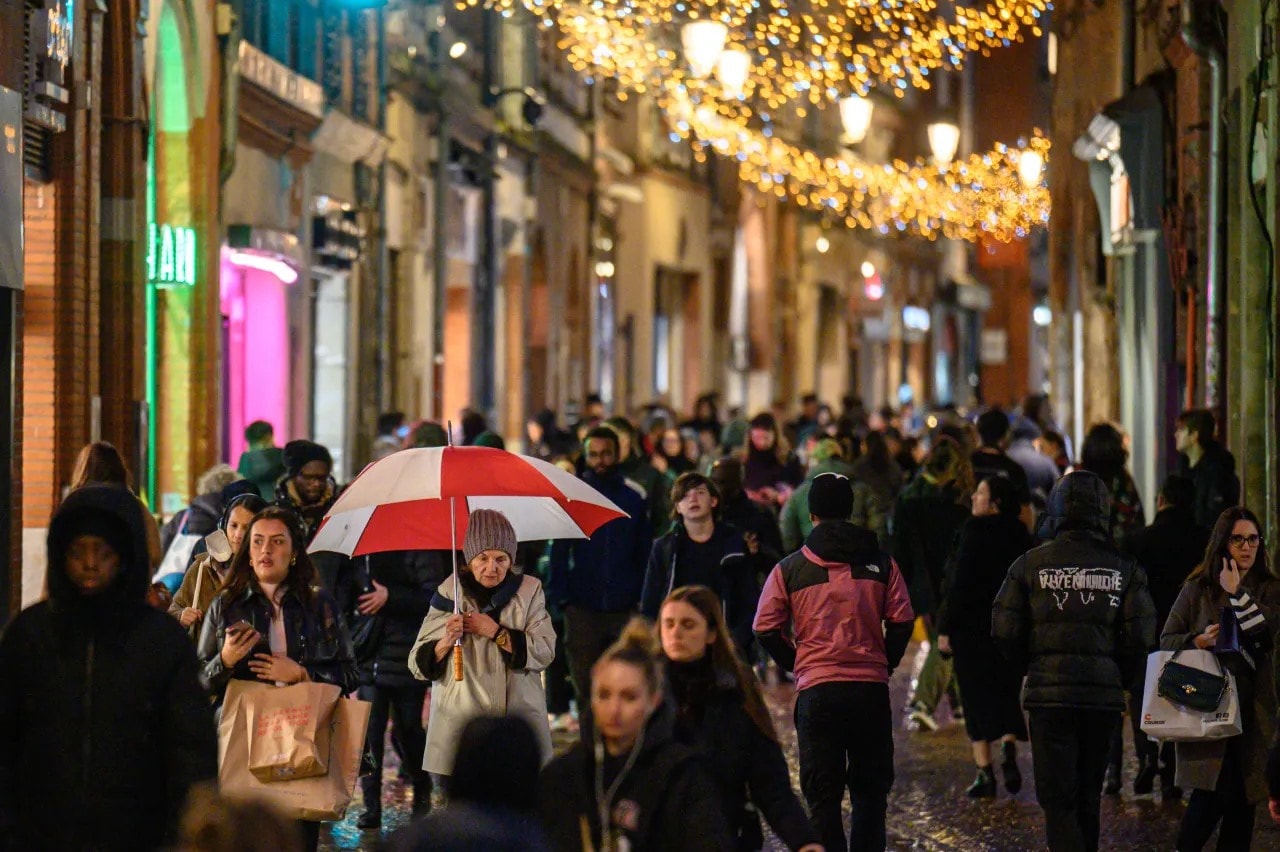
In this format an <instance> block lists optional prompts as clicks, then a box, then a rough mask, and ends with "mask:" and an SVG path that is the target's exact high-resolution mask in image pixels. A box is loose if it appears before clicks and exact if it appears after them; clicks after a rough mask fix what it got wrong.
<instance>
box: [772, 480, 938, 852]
mask: <svg viewBox="0 0 1280 852" xmlns="http://www.w3.org/2000/svg"><path fill="white" fill-rule="evenodd" d="M852 511H853V486H852V484H851V483H850V481H849V478H848V477H846V476H842V475H841V474H838V473H824V474H822V475H821V476H818V477H816V478H815V479H814V480H813V485H812V486H811V487H810V490H809V516H810V519H811V520H812V521H813V523H814V525H815V526H814V529H813V532H812V533H810V534H809V537H808V538H807V539H806V540H805V543H804V547H802V548H801V549H800V550H799V551H798V552H796V553H793V554H791V555H790V556H788V557H786V558H785V559H783V560H782V561H781V562H779V563H778V564H777V566H775V567H774V569H773V571H772V572H771V573H770V574H769V579H768V581H767V582H766V583H765V587H764V593H763V594H762V595H761V597H760V605H759V608H758V609H757V610H756V618H755V624H754V625H753V626H754V629H755V633H756V636H757V637H758V638H759V640H760V644H761V645H763V646H764V648H765V650H767V651H768V652H769V655H770V656H772V657H773V659H774V660H775V661H776V662H777V663H778V665H779V666H781V667H783V668H785V669H788V670H791V671H794V672H795V675H796V687H797V689H798V690H799V694H798V695H797V698H796V709H795V723H796V735H797V738H798V740H799V745H800V787H801V789H802V790H803V792H804V797H805V799H806V800H807V801H808V803H809V812H810V819H811V820H812V821H813V824H814V827H815V828H816V829H817V830H818V833H819V835H821V837H822V844H823V846H825V847H826V848H827V849H828V850H836V849H845V848H848V849H849V850H868V852H870V850H883V849H884V848H885V844H886V839H885V808H886V802H887V799H888V796H889V789H890V788H891V787H892V786H893V715H892V712H891V711H890V709H889V675H890V674H891V673H892V672H893V670H894V668H895V667H897V665H898V663H899V662H900V661H901V660H902V655H903V653H904V652H905V651H906V649H907V642H908V641H909V640H910V639H911V626H912V623H913V622H914V620H915V616H914V614H913V613H912V611H911V601H910V598H909V597H908V596H907V586H906V583H904V582H903V579H902V575H901V574H900V573H899V572H898V566H897V565H895V564H894V562H893V560H892V559H890V558H889V557H888V556H887V555H886V554H885V553H884V552H883V551H882V550H881V549H880V547H879V544H878V543H877V541H876V536H875V533H873V532H871V531H870V530H866V529H863V528H862V527H858V526H855V525H854V524H852V523H850V522H849V521H848V520H847V519H848V518H849V515H850V514H851V513H852ZM846 787H848V789H849V795H850V799H851V801H852V805H853V818H852V828H851V831H850V836H849V838H848V839H847V841H846V838H845V836H844V828H843V825H842V823H841V819H840V801H841V799H843V798H844V790H845V788H846Z"/></svg>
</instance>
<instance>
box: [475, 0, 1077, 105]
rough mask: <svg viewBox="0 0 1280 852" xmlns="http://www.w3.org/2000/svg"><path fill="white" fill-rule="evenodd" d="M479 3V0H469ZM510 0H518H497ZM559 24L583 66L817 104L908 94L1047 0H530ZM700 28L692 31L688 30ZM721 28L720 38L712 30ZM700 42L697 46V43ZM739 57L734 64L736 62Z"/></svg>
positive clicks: (775, 101) (726, 93) (498, 0)
mask: <svg viewBox="0 0 1280 852" xmlns="http://www.w3.org/2000/svg"><path fill="white" fill-rule="evenodd" d="M461 2H464V3H478V2H483V0H461ZM490 2H491V4H492V5H496V6H497V7H498V8H504V9H507V8H510V7H511V6H512V5H514V4H515V3H517V2H519V0H490ZM524 2H525V4H526V5H528V6H529V8H532V9H534V10H535V11H537V12H538V13H539V14H541V15H542V16H543V19H544V22H545V23H546V24H548V25H552V24H554V25H556V26H558V27H559V28H560V31H561V34H562V38H561V41H560V47H561V48H562V49H563V50H565V52H566V53H567V55H568V57H569V59H570V61H571V62H572V64H573V65H574V67H575V68H576V69H577V70H578V71H580V72H583V73H585V74H589V75H593V76H596V75H598V76H604V77H610V78H613V79H616V80H617V81H618V82H619V83H620V84H621V85H622V86H623V87H624V88H626V89H629V90H632V91H641V92H643V91H646V90H650V89H652V88H654V87H655V86H656V85H658V84H659V83H663V82H667V81H671V80H675V81H678V82H680V83H683V84H684V85H685V86H687V87H688V88H689V89H690V90H691V91H693V92H696V93H698V94H700V95H703V96H706V97H711V98H716V99H722V100H731V101H734V100H737V101H747V100H750V101H753V102H754V103H756V104H758V105H759V106H760V107H761V108H763V107H768V108H770V109H778V108H779V107H781V106H782V105H783V104H785V103H788V102H791V101H800V102H807V103H810V104H815V105H819V104H822V103H824V102H827V101H835V100H839V99H841V98H844V97H847V96H849V95H853V94H856V95H865V94H866V93H867V92H868V91H869V90H870V89H871V88H873V87H876V86H885V87H888V88H889V89H890V90H891V91H893V93H894V94H895V95H897V96H899V97H901V96H902V95H903V94H904V93H905V91H906V90H907V88H908V87H914V88H920V89H927V88H929V86H930V80H929V78H930V75H931V74H933V73H934V72H938V71H944V70H954V69H957V68H960V67H962V66H963V64H964V59H965V57H966V56H967V55H968V54H970V53H974V52H981V53H983V54H987V53H989V51H990V50H991V49H993V48H998V47H1001V46H1006V45H1009V44H1011V43H1013V42H1015V41H1019V40H1021V39H1022V38H1023V37H1024V35H1025V34H1026V33H1028V32H1030V33H1031V34H1032V35H1033V36H1039V35H1040V34H1041V27H1040V19H1041V17H1042V16H1043V15H1044V14H1045V12H1046V11H1047V10H1049V9H1050V8H1052V4H1051V3H1050V2H1049V0H988V2H987V3H985V4H982V5H976V6H954V7H949V8H947V9H945V10H944V9H940V8H939V7H938V5H937V4H936V3H934V2H932V0H906V1H905V2H904V0H875V2H860V0H771V2H769V3H765V4H761V5H759V6H756V5H754V4H750V3H748V4H745V8H744V5H743V4H737V3H717V2H705V0H704V2H701V3H693V2H687V0H686V2H676V3H673V2H670V0H593V2H591V3H589V4H585V3H581V2H559V3H550V2H537V0H524ZM693 29H700V30H702V32H700V33H698V34H697V36H701V38H698V37H693V38H692V39H691V36H693V33H691V32H690V31H691V30H693ZM713 30H718V32H716V33H714V35H715V36H716V38H715V39H710V38H709V36H710V35H712V34H713V33H712V31H713ZM691 45H692V46H691ZM723 50H734V51H738V52H740V53H743V54H746V56H748V57H749V58H750V66H749V69H748V73H747V75H746V82H745V84H741V85H736V84H735V85H726V81H725V79H724V78H723V75H721V74H715V73H709V69H711V68H713V67H714V66H715V65H716V58H717V56H718V55H719V53H720V52H721V51H723ZM738 67H739V66H738V65H737V64H735V65H734V68H735V70H737V69H738Z"/></svg>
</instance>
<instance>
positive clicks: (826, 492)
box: [809, 473, 853, 521]
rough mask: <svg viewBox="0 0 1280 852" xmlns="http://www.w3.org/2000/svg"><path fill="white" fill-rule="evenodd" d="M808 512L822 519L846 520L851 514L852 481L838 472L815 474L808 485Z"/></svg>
mask: <svg viewBox="0 0 1280 852" xmlns="http://www.w3.org/2000/svg"><path fill="white" fill-rule="evenodd" d="M809 514H810V515H813V516H814V517H816V518H818V519H819V520H823V521H834V520H841V521H847V520H848V519H849V516H850V515H852V514H853V483H852V482H850V481H849V477H847V476H845V475H843V474H840V473H823V474H819V475H818V476H815V477H814V478H813V482H812V483H811V484H810V485H809Z"/></svg>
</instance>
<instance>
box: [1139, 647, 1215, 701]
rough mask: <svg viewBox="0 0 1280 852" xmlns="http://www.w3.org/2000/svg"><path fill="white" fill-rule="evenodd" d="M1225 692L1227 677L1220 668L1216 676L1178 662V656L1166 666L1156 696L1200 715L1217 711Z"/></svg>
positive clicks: (1161, 671) (1157, 684)
mask: <svg viewBox="0 0 1280 852" xmlns="http://www.w3.org/2000/svg"><path fill="white" fill-rule="evenodd" d="M1226 691H1227V676H1226V674H1225V673H1224V672H1223V671H1222V667H1221V665H1219V667H1218V673H1217V674H1213V673H1212V672H1206V671H1202V670H1200V669H1198V668H1196V667H1194V666H1187V665H1183V664H1182V663H1179V662H1178V655H1177V654H1174V655H1173V656H1172V657H1170V658H1169V662H1167V663H1165V664H1164V668H1162V669H1161V670H1160V678H1159V680H1157V681H1156V694H1157V695H1159V696H1160V697H1161V698H1163V699H1165V700H1166V701H1169V702H1171V703H1173V704H1177V705H1178V706H1179V707H1185V708H1187V709H1188V710H1196V711H1198V712H1200V713H1211V712H1213V711H1214V710H1217V709H1218V707H1219V706H1221V704H1222V696H1223V695H1225V694H1226Z"/></svg>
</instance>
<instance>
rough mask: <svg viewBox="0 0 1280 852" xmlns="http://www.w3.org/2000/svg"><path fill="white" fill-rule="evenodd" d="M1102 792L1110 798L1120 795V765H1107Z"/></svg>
mask: <svg viewBox="0 0 1280 852" xmlns="http://www.w3.org/2000/svg"><path fill="white" fill-rule="evenodd" d="M1102 792H1103V793H1105V794H1107V795H1108V796H1119V795H1120V764H1118V763H1111V764H1108V765H1107V774H1106V776H1105V777H1104V778H1103V779H1102Z"/></svg>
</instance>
